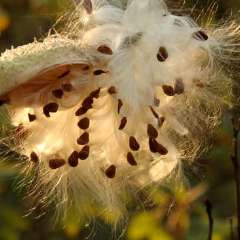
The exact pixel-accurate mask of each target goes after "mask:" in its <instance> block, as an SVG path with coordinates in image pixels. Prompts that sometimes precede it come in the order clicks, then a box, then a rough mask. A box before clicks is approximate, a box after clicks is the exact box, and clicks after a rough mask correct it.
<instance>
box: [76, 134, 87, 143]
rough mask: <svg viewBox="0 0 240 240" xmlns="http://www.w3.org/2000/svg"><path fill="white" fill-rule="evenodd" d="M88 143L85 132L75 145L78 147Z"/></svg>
mask: <svg viewBox="0 0 240 240" xmlns="http://www.w3.org/2000/svg"><path fill="white" fill-rule="evenodd" d="M88 142H89V133H87V132H85V133H83V134H82V135H81V136H80V137H79V138H78V140H77V143H78V144H79V145H86V144H88Z"/></svg>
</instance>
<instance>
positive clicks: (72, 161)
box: [68, 151, 78, 167]
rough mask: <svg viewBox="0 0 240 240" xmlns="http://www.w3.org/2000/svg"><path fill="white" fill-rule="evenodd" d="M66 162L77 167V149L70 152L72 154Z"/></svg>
mask: <svg viewBox="0 0 240 240" xmlns="http://www.w3.org/2000/svg"><path fill="white" fill-rule="evenodd" d="M68 164H69V165H70V166H71V167H77V165H78V152H77V151H74V152H72V154H71V155H70V156H69V158H68Z"/></svg>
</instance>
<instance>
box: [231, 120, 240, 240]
mask: <svg viewBox="0 0 240 240" xmlns="http://www.w3.org/2000/svg"><path fill="white" fill-rule="evenodd" d="M239 130H240V122H239V119H233V152H232V156H231V158H232V163H233V168H234V178H235V182H236V200H237V232H238V240H240V163H239V159H238V155H239V149H238V143H239V142H238V141H239V140H238V136H239Z"/></svg>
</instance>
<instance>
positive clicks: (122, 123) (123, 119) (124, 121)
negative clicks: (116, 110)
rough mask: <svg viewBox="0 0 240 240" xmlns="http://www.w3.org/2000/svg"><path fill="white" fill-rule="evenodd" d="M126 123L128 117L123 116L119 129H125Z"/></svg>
mask: <svg viewBox="0 0 240 240" xmlns="http://www.w3.org/2000/svg"><path fill="white" fill-rule="evenodd" d="M126 124H127V118H126V117H123V118H122V120H121V123H120V126H119V128H118V129H119V130H123V129H124V128H125V126H126Z"/></svg>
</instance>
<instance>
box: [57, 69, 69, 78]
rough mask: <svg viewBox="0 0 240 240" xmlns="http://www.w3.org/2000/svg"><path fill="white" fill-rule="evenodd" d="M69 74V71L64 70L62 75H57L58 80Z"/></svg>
mask: <svg viewBox="0 0 240 240" xmlns="http://www.w3.org/2000/svg"><path fill="white" fill-rule="evenodd" d="M69 73H70V70H66V71H65V72H64V73H63V74H61V75H59V76H58V78H59V79H61V78H64V77H66V76H67V75H68V74H69Z"/></svg>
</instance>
